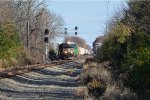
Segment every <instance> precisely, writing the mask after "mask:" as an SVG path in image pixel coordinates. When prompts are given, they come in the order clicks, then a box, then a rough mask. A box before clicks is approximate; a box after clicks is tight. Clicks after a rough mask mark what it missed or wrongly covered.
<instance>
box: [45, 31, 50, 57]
mask: <svg viewBox="0 0 150 100" xmlns="http://www.w3.org/2000/svg"><path fill="white" fill-rule="evenodd" d="M48 35H49V30H48V29H45V37H44V42H45V59H47V58H48V42H49V38H48Z"/></svg>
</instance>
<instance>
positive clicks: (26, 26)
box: [0, 0, 63, 58]
mask: <svg viewBox="0 0 150 100" xmlns="http://www.w3.org/2000/svg"><path fill="white" fill-rule="evenodd" d="M0 21H13V23H14V24H15V25H16V28H17V30H18V32H19V35H20V39H21V41H22V43H23V44H24V46H26V47H27V48H28V49H29V50H30V51H31V54H32V55H33V56H40V57H39V58H42V56H43V54H44V46H45V43H44V41H43V40H44V31H45V29H49V31H50V33H49V37H50V40H52V39H54V37H55V36H57V35H59V34H60V33H61V31H60V29H61V27H62V25H63V19H62V18H61V17H60V16H58V15H57V14H55V13H54V12H50V11H49V10H48V9H47V7H46V2H45V0H43V1H40V2H39V0H7V1H5V0H1V2H0Z"/></svg>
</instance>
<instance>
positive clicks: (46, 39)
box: [44, 29, 49, 43]
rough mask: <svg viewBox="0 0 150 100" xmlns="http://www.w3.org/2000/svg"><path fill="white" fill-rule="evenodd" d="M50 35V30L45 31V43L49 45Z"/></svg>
mask: <svg viewBox="0 0 150 100" xmlns="http://www.w3.org/2000/svg"><path fill="white" fill-rule="evenodd" d="M48 34H49V30H48V29H45V38H44V42H45V43H48Z"/></svg>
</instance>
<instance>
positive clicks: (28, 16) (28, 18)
mask: <svg viewBox="0 0 150 100" xmlns="http://www.w3.org/2000/svg"><path fill="white" fill-rule="evenodd" d="M27 3H28V12H27V48H28V50H30V42H29V39H30V38H29V37H30V22H29V21H30V2H29V1H27Z"/></svg>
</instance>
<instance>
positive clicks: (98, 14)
mask: <svg viewBox="0 0 150 100" xmlns="http://www.w3.org/2000/svg"><path fill="white" fill-rule="evenodd" d="M107 1H108V0H48V4H47V5H48V8H49V9H50V10H51V11H54V12H55V13H57V14H58V15H61V16H62V17H63V19H64V21H65V26H64V27H66V28H67V29H68V30H71V31H68V34H69V35H74V32H72V31H73V30H74V27H75V26H78V36H80V37H82V38H84V39H85V40H86V42H87V44H89V45H92V42H93V41H94V40H95V38H96V37H98V36H100V35H103V33H104V31H105V27H106V24H105V23H106V21H107ZM124 2H125V0H109V4H108V17H109V18H111V16H113V15H114V13H115V12H117V11H118V10H119V9H120V8H121V6H122V3H124ZM61 40H62V39H58V42H61Z"/></svg>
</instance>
